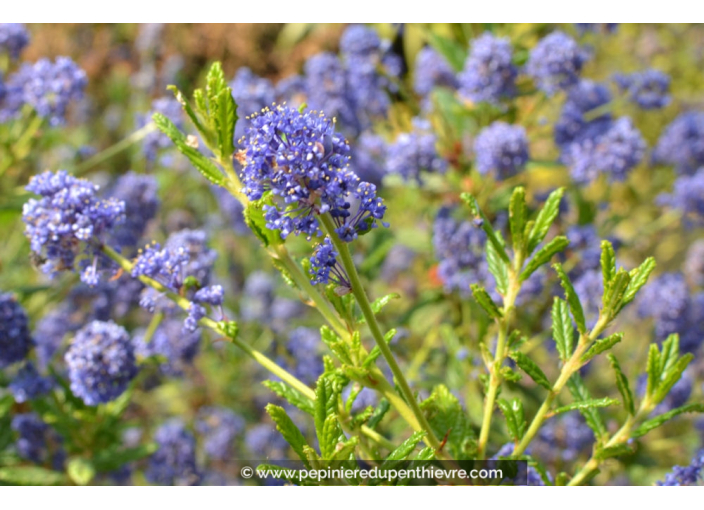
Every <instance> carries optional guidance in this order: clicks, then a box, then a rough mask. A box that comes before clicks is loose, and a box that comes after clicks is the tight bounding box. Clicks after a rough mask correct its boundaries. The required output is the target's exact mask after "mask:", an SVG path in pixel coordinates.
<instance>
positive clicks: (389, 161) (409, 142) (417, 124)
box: [386, 119, 447, 183]
mask: <svg viewBox="0 0 704 510" xmlns="http://www.w3.org/2000/svg"><path fill="white" fill-rule="evenodd" d="M436 144H437V137H436V136H435V134H433V132H432V131H431V129H430V123H429V122H427V121H424V120H420V119H414V120H413V131H411V132H410V133H401V134H400V135H398V137H397V138H396V140H395V141H394V142H393V143H391V144H390V145H389V146H388V148H387V151H386V171H387V172H388V173H390V174H397V175H400V176H401V177H403V179H404V180H406V181H416V182H418V183H420V182H421V172H430V173H440V174H442V173H445V171H446V170H447V161H446V160H445V159H443V158H442V157H440V155H439V154H438V151H437V148H436Z"/></svg>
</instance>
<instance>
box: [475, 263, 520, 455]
mask: <svg viewBox="0 0 704 510" xmlns="http://www.w3.org/2000/svg"><path fill="white" fill-rule="evenodd" d="M522 265H523V260H522V257H519V256H517V257H516V260H515V269H510V270H509V282H508V289H507V292H506V297H504V313H503V316H502V317H501V318H500V319H497V322H498V325H499V335H498V339H497V341H496V351H495V352H494V361H493V362H492V364H491V369H490V373H489V388H488V390H487V393H486V397H485V399H484V416H483V418H482V427H481V429H480V431H479V442H478V444H477V458H478V459H481V458H483V456H484V455H485V454H486V446H487V443H488V441H489V432H490V431H491V421H492V418H493V416H494V405H495V404H496V397H497V395H498V392H499V387H500V386H501V380H502V378H501V366H502V365H503V363H504V360H505V359H506V354H507V353H506V351H507V348H506V347H507V346H506V342H507V340H508V333H509V328H510V327H511V319H512V317H513V310H514V306H515V303H516V297H517V296H518V293H519V292H520V290H521V284H520V281H519V280H518V275H519V274H520V271H521V266H522Z"/></svg>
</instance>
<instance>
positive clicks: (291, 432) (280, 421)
mask: <svg viewBox="0 0 704 510" xmlns="http://www.w3.org/2000/svg"><path fill="white" fill-rule="evenodd" d="M264 409H265V410H266V412H267V413H268V414H269V416H271V419H272V420H274V423H276V430H278V431H279V433H280V434H281V435H282V436H283V438H284V439H285V440H286V442H287V443H288V444H290V445H291V448H293V451H294V452H296V455H298V456H299V457H300V458H301V460H302V461H303V462H304V463H305V464H306V467H308V468H310V465H309V464H308V459H307V457H306V454H305V452H304V451H303V448H304V447H305V446H307V445H308V443H307V442H306V438H305V437H303V434H302V433H301V431H300V430H298V427H297V426H296V424H295V423H293V420H291V418H289V416H288V414H286V410H285V409H284V408H283V407H279V406H276V405H274V404H267V406H266V407H265V408H264ZM334 417H335V416H334V415H333V418H334ZM321 448H322V446H321Z"/></svg>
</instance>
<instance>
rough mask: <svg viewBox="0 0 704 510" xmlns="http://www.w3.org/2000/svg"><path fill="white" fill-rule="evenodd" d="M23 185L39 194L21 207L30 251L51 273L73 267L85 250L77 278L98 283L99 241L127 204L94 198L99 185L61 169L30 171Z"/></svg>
mask: <svg viewBox="0 0 704 510" xmlns="http://www.w3.org/2000/svg"><path fill="white" fill-rule="evenodd" d="M25 189H26V190H27V191H30V192H32V193H36V194H37V195H40V196H41V197H42V198H40V199H39V200H36V199H30V200H28V201H27V203H26V204H25V205H24V207H23V209H22V219H23V221H24V222H25V225H26V227H25V235H26V236H27V238H28V239H29V242H30V246H31V248H32V251H33V252H35V253H36V254H37V255H38V256H39V257H43V258H45V259H46V261H45V262H44V263H43V264H42V265H41V269H42V271H43V272H45V273H47V274H49V275H54V274H56V273H58V272H60V271H63V270H72V269H73V268H74V265H75V262H76V259H77V258H78V257H79V256H80V255H81V254H84V255H86V256H87V258H84V259H82V260H81V261H80V264H79V266H80V268H81V280H83V281H84V282H85V283H87V284H88V285H96V284H97V283H98V281H99V276H98V273H99V271H100V270H101V269H104V268H103V266H104V264H105V262H104V260H102V259H101V258H100V254H99V244H100V243H101V240H102V238H103V235H104V234H105V233H106V232H108V231H109V230H110V229H112V228H113V227H114V226H116V225H117V224H119V223H120V222H121V221H122V220H123V219H124V212H125V203H124V202H122V201H121V200H117V199H115V198H108V199H100V198H98V197H97V195H96V191H97V189H98V187H97V186H95V185H93V184H91V183H90V182H88V181H86V180H84V179H77V178H75V177H73V176H72V175H69V174H68V173H67V172H66V171H63V170H60V171H58V172H50V171H47V172H44V173H43V174H40V175H37V176H34V177H32V179H31V180H30V182H29V184H28V185H27V187H26V188H25Z"/></svg>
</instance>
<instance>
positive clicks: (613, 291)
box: [602, 268, 631, 318]
mask: <svg viewBox="0 0 704 510" xmlns="http://www.w3.org/2000/svg"><path fill="white" fill-rule="evenodd" d="M630 281H631V276H630V275H629V274H628V273H627V272H626V271H625V270H624V269H623V268H620V269H619V270H618V271H617V272H616V274H615V275H614V277H613V278H612V280H611V283H610V284H609V286H608V287H607V288H605V289H604V296H603V298H602V304H603V307H604V311H605V312H606V313H608V314H609V317H612V318H613V317H615V316H616V314H617V313H618V312H619V310H621V308H623V307H622V306H621V303H622V301H623V296H624V294H625V293H626V289H627V288H628V284H629V282H630Z"/></svg>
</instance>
